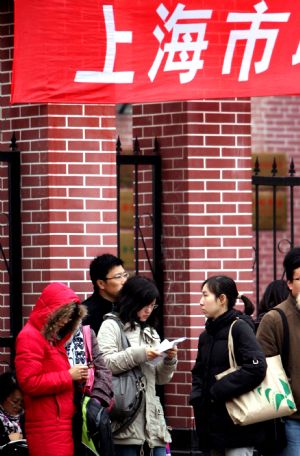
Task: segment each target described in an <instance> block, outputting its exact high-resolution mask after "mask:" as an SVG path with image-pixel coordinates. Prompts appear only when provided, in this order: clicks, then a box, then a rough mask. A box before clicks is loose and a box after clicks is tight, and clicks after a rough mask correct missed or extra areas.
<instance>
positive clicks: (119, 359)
mask: <svg viewBox="0 0 300 456" xmlns="http://www.w3.org/2000/svg"><path fill="white" fill-rule="evenodd" d="M110 315H111V314H107V315H106V316H105V317H104V318H106V319H105V320H104V322H103V323H102V325H101V327H100V330H99V332H98V336H97V339H98V343H99V347H100V351H101V353H102V355H103V358H104V361H105V363H106V365H107V367H108V368H109V369H111V371H112V373H113V374H119V373H120V372H125V371H127V370H129V369H132V368H133V367H135V366H138V365H139V366H140V368H141V370H142V372H143V374H144V376H145V378H146V394H145V401H144V403H143V405H142V407H141V409H140V411H139V413H138V415H137V417H136V419H135V420H134V421H133V423H131V424H130V425H129V426H128V428H126V429H124V431H122V432H121V433H120V434H118V435H117V436H116V437H115V438H114V443H115V444H119V445H142V444H143V443H144V442H145V441H147V443H148V445H149V447H150V448H154V447H157V446H165V444H166V442H170V441H171V436H170V434H169V432H168V430H167V426H166V422H165V418H164V413H163V409H162V405H161V403H160V400H159V397H158V396H156V391H155V385H156V384H158V385H164V384H166V383H168V382H169V381H170V380H171V378H172V376H173V373H174V371H175V369H176V365H177V360H175V359H173V360H168V359H167V358H162V359H161V360H160V361H159V362H158V363H157V364H153V363H151V362H148V361H147V358H146V351H145V347H151V348H153V349H155V348H156V347H157V346H158V345H159V344H160V338H159V335H158V334H157V332H156V331H155V330H154V329H151V328H149V327H147V328H145V329H144V330H142V329H141V327H140V326H139V325H138V324H136V326H135V329H134V330H131V329H130V326H129V324H126V325H124V331H125V333H126V336H127V338H128V340H129V343H130V345H131V346H130V347H128V348H126V350H123V348H122V345H121V334H120V328H119V326H118V323H117V322H116V321H114V320H113V319H112V318H107V317H109V316H110ZM118 426H119V424H116V423H112V428H113V430H114V429H115V428H117V427H118Z"/></svg>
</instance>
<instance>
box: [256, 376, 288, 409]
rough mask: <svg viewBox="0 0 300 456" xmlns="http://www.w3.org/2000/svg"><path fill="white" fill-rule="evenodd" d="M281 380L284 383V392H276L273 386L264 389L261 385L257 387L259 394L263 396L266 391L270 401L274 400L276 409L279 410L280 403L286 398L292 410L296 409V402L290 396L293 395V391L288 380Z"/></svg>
mask: <svg viewBox="0 0 300 456" xmlns="http://www.w3.org/2000/svg"><path fill="white" fill-rule="evenodd" d="M279 381H280V383H281V385H282V389H283V393H281V392H274V391H273V390H272V388H266V389H265V390H263V389H262V387H261V386H259V387H258V388H256V391H257V392H258V394H259V395H260V396H262V394H263V393H264V395H265V397H266V399H267V401H268V402H269V403H271V402H273V401H274V405H275V409H276V411H278V410H279V407H280V404H281V403H282V401H283V400H284V399H285V400H286V403H287V405H288V407H289V409H290V410H296V405H295V403H294V402H293V401H292V400H291V399H290V398H289V396H292V391H291V388H290V385H289V384H288V383H287V382H285V381H284V380H281V379H279ZM292 397H293V396H292Z"/></svg>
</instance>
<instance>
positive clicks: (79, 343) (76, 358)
mask: <svg viewBox="0 0 300 456" xmlns="http://www.w3.org/2000/svg"><path fill="white" fill-rule="evenodd" d="M66 350H67V355H68V358H69V362H70V364H71V366H74V364H86V357H85V352H84V343H83V334H82V331H81V328H79V329H78V330H77V331H76V333H75V334H74V335H73V337H72V339H71V341H70V342H69V343H68V344H67V345H66Z"/></svg>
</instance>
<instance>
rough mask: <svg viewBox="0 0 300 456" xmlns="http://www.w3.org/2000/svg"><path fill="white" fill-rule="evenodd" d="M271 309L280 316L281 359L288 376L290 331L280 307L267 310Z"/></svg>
mask: <svg viewBox="0 0 300 456" xmlns="http://www.w3.org/2000/svg"><path fill="white" fill-rule="evenodd" d="M272 310H276V312H279V315H280V317H281V321H282V326H283V344H282V349H281V360H282V365H283V368H284V370H285V372H286V374H287V376H288V377H289V370H288V363H289V350H290V331H289V324H288V320H287V318H286V315H285V313H284V311H283V310H282V309H280V308H278V307H273V309H270V310H269V312H271V311H272Z"/></svg>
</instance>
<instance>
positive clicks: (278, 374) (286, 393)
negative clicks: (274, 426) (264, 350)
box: [216, 320, 297, 426]
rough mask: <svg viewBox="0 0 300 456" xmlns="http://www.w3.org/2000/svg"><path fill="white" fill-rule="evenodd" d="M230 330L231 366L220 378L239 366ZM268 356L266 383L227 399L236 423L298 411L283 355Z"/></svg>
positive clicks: (232, 417)
mask: <svg viewBox="0 0 300 456" xmlns="http://www.w3.org/2000/svg"><path fill="white" fill-rule="evenodd" d="M236 321H237V320H235V321H234V322H233V323H232V324H231V327H230V330H229V334H228V352H229V363H230V368H229V369H227V370H226V371H224V372H222V373H220V374H218V375H216V379H217V380H219V379H220V378H222V377H224V376H225V375H228V374H229V373H230V372H233V371H235V370H237V369H239V366H238V365H237V363H236V360H235V356H234V347H233V338H232V327H233V325H234V324H235V323H236ZM266 360H267V373H266V376H265V378H264V380H263V381H262V383H261V384H260V385H259V386H257V387H256V388H254V389H253V390H251V391H249V392H248V393H244V394H242V395H241V396H238V397H235V398H233V399H231V400H229V401H227V402H226V408H227V411H228V414H229V416H230V417H231V419H232V421H233V422H234V424H239V425H241V426H245V425H247V424H253V423H259V422H260V421H268V420H272V419H274V418H281V417H283V416H289V415H292V414H293V413H295V412H296V411H297V408H296V405H295V401H294V398H293V395H292V391H291V388H290V384H289V381H288V378H287V376H286V373H285V370H284V369H283V366H282V362H281V356H280V355H276V356H271V357H268V358H266Z"/></svg>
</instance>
